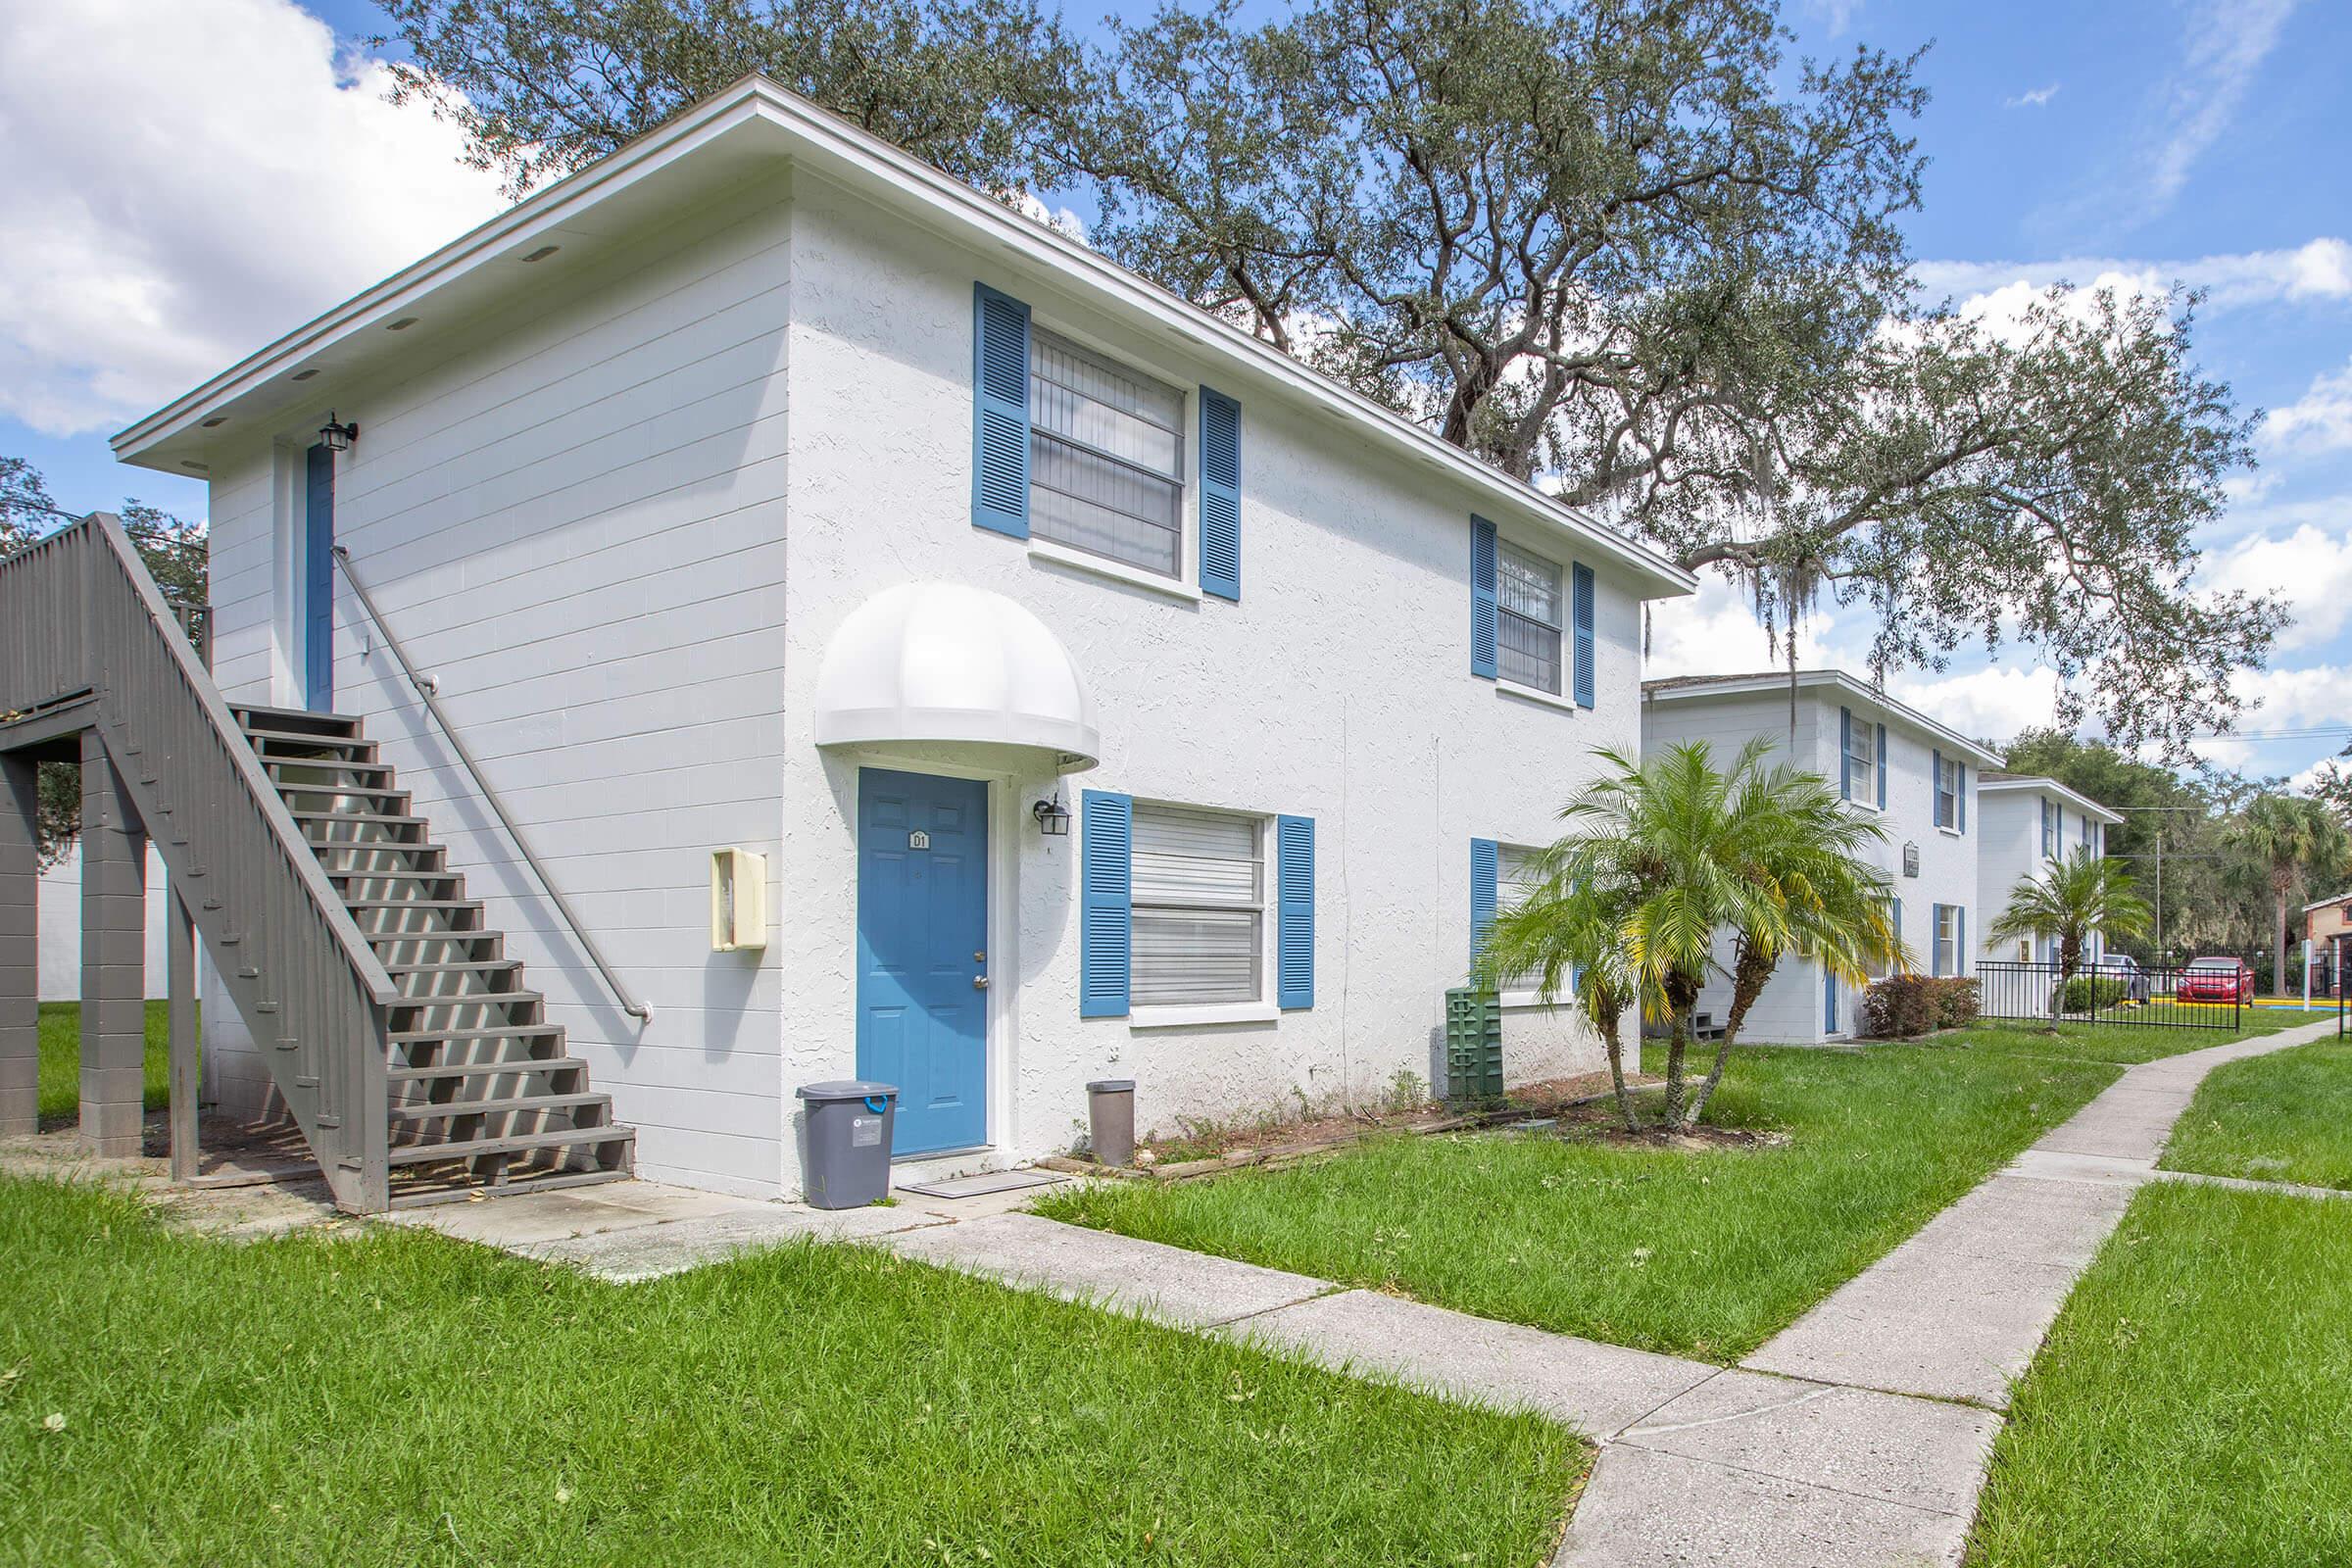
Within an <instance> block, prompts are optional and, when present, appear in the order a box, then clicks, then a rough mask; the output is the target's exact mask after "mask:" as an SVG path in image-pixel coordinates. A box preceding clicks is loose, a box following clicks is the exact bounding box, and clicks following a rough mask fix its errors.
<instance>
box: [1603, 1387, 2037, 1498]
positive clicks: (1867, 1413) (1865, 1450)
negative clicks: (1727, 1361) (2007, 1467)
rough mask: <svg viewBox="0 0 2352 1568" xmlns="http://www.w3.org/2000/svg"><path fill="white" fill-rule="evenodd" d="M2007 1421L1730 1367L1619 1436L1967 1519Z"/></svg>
mask: <svg viewBox="0 0 2352 1568" xmlns="http://www.w3.org/2000/svg"><path fill="white" fill-rule="evenodd" d="M2000 1425H2001V1418H2000V1417H1999V1416H1997V1415H1995V1414H1993V1413H1992V1412H1991V1411H1989V1410H1977V1409H1972V1408H1970V1407H1969V1406H1967V1405H1961V1404H1943V1403H1939V1402H1936V1401H1934V1400H1929V1399H1907V1398H1904V1397H1900V1396H1898V1395H1892V1394H1875V1393H1872V1392H1870V1391H1868V1390H1864V1389H1841V1388H1838V1387H1836V1386H1834V1385H1831V1384H1825V1383H1805V1382H1801V1381H1798V1380H1796V1379H1792V1378H1778V1377H1766V1376H1763V1375H1761V1374H1758V1373H1754V1372H1726V1373H1723V1374H1722V1375H1720V1376H1718V1377H1714V1378H1710V1379H1709V1380H1708V1381H1706V1382H1705V1383H1702V1384H1700V1385H1699V1386H1698V1387H1697V1388H1695V1389H1692V1390H1691V1392H1690V1393H1688V1394H1685V1395H1683V1396H1682V1397H1679V1398H1677V1399H1675V1400H1674V1401H1672V1402H1671V1403H1669V1404H1667V1405H1666V1406H1665V1407H1664V1408H1663V1409H1660V1410H1657V1411H1655V1412H1653V1413H1652V1414H1651V1415H1649V1416H1648V1417H1647V1418H1646V1419H1645V1420H1643V1421H1642V1423H1641V1424H1640V1425H1639V1426H1635V1427H1631V1428H1628V1429H1627V1430H1626V1431H1625V1432H1624V1433H1623V1434H1621V1435H1620V1436H1619V1438H1618V1440H1617V1441H1618V1442H1619V1443H1624V1444H1631V1445H1633V1446H1636V1447H1641V1448H1648V1449H1650V1450H1652V1451H1654V1452H1658V1453H1672V1454H1679V1455H1681V1456H1682V1457H1683V1458H1686V1459H1698V1460H1703V1461H1705V1462H1707V1463H1709V1464H1717V1465H1725V1466H1729V1467H1730V1468H1732V1469H1736V1470H1745V1471H1752V1472H1754V1473H1756V1474H1759V1475H1767V1476H1774V1477H1778V1478H1779V1479H1780V1480H1783V1481H1797V1482H1803V1483H1807V1484H1810V1485H1815V1486H1822V1487H1828V1488H1830V1489H1831V1490H1833V1491H1836V1492H1843V1493H1848V1494H1851V1495H1855V1496H1862V1497H1872V1498H1876V1499H1877V1500H1879V1501H1881V1502H1895V1503H1901V1504H1903V1505H1905V1506H1907V1507H1912V1508H1925V1509H1929V1510H1931V1511H1933V1512H1936V1513H1949V1514H1959V1515H1961V1516H1962V1517H1964V1518H1965V1517H1968V1516H1970V1515H1972V1514H1973V1513H1974V1512H1975V1509H1976V1504H1977V1491H1978V1489H1979V1487H1980V1486H1981V1485H1982V1484H1983V1481H1984V1474H1985V1463H1986V1461H1987V1460H1988V1459H1989V1457H1990V1455H1991V1452H1992V1438H1993V1434H1994V1433H1995V1432H1997V1431H1998V1430H1999V1429H2000Z"/></svg>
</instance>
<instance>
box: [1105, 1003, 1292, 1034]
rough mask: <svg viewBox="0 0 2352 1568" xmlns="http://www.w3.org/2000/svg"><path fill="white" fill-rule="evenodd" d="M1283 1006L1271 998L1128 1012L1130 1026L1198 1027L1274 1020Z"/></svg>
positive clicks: (1139, 1009)
mask: <svg viewBox="0 0 2352 1568" xmlns="http://www.w3.org/2000/svg"><path fill="white" fill-rule="evenodd" d="M1281 1016H1282V1009H1281V1008H1280V1007H1277V1006H1276V1005H1274V1004H1272V1003H1270V1002H1228V1003H1223V1004H1220V1005H1216V1006H1201V1007H1138V1008H1136V1009H1135V1010H1134V1011H1133V1012H1131V1013H1129V1014H1128V1015H1127V1027H1128V1028H1130V1029H1197V1028H1199V1027H1201V1025H1202V1024H1212V1023H1273V1022H1275V1021H1276V1020H1277V1019H1279V1018H1281Z"/></svg>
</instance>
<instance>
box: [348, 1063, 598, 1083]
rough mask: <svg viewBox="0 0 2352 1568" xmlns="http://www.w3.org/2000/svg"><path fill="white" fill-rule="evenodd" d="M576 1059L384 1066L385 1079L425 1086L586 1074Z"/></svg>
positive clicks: (584, 1065)
mask: <svg viewBox="0 0 2352 1568" xmlns="http://www.w3.org/2000/svg"><path fill="white" fill-rule="evenodd" d="M587 1070H588V1063H587V1061H586V1060H585V1059H584V1058H582V1057H579V1056H533V1057H529V1058H527V1059H525V1060H522V1061H453V1062H448V1063H446V1064H443V1065H440V1066H434V1067H387V1068H385V1069H384V1076H385V1078H386V1079H387V1080H389V1081H390V1082H392V1083H396V1084H420V1083H427V1082H429V1081H431V1080H433V1079H435V1078H495V1077H497V1076H498V1075H499V1074H500V1073H510V1072H512V1073H524V1072H547V1073H556V1072H586V1071H587Z"/></svg>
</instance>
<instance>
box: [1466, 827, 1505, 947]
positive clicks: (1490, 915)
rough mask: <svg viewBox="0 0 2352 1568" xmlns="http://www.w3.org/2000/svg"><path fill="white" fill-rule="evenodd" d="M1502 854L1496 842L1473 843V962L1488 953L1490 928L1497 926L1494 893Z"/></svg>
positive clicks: (1471, 926) (1471, 940)
mask: <svg viewBox="0 0 2352 1568" xmlns="http://www.w3.org/2000/svg"><path fill="white" fill-rule="evenodd" d="M1501 869H1502V855H1501V852H1500V850H1499V849H1498V848H1497V847H1496V845H1495V841H1494V840H1493V839H1472V840H1471V841H1470V962H1471V964H1472V966H1473V967H1475V966H1476V965H1477V963H1478V956H1479V955H1480V954H1481V953H1482V952H1484V951H1485V950H1486V946H1487V927H1489V926H1491V925H1493V924H1494V923H1495V883H1496V881H1497V880H1498V879H1499V876H1500V874H1501Z"/></svg>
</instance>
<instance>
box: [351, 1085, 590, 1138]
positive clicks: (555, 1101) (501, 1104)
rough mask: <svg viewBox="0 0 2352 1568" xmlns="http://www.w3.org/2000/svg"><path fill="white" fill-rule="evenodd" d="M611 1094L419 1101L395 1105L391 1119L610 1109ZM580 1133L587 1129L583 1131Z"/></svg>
mask: <svg viewBox="0 0 2352 1568" xmlns="http://www.w3.org/2000/svg"><path fill="white" fill-rule="evenodd" d="M612 1103H613V1097H612V1096H611V1095H605V1094H599V1093H596V1092H595V1091H593V1090H579V1091H576V1092H567V1093H564V1094H550V1095H511V1096H505V1097H502V1098H500V1099H497V1100H445V1101H420V1102H418V1103H415V1104H409V1105H394V1106H393V1107H392V1120H393V1121H394V1122H395V1123H399V1122H419V1121H448V1120H450V1119H452V1118H454V1117H458V1116H503V1115H507V1114H509V1113H511V1112H514V1111H520V1110H578V1109H581V1108H583V1107H585V1106H589V1105H604V1106H608V1107H609V1106H610V1105H611V1104H612ZM580 1130H581V1131H583V1132H586V1131H589V1130H590V1129H587V1128H582V1129H580Z"/></svg>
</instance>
